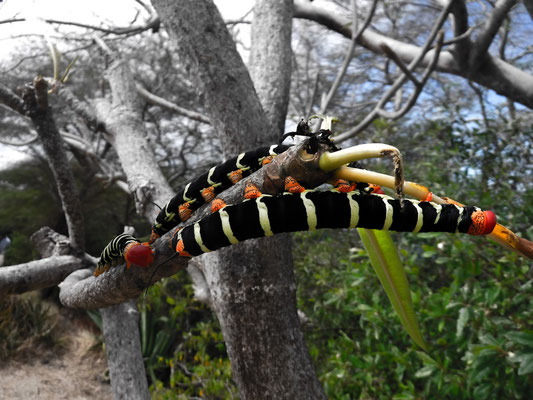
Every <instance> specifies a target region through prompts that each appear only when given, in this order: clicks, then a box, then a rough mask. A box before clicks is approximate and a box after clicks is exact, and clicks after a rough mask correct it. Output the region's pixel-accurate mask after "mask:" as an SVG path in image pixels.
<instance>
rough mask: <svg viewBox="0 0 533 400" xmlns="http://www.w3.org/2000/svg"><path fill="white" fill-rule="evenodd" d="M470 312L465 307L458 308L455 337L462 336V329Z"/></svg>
mask: <svg viewBox="0 0 533 400" xmlns="http://www.w3.org/2000/svg"><path fill="white" fill-rule="evenodd" d="M469 317H470V313H469V312H468V308H467V307H463V308H461V309H460V310H459V318H458V319H457V333H456V334H457V337H458V338H460V337H461V336H463V330H464V328H465V326H466V323H467V322H468V318H469Z"/></svg>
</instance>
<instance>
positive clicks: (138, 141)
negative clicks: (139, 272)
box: [96, 60, 174, 221]
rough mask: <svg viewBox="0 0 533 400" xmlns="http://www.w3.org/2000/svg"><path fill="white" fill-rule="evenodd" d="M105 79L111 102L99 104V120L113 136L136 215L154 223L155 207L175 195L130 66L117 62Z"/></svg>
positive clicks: (97, 108)
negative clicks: (150, 133)
mask: <svg viewBox="0 0 533 400" xmlns="http://www.w3.org/2000/svg"><path fill="white" fill-rule="evenodd" d="M106 76H107V79H108V81H109V84H110V86H111V93H112V102H111V103H109V102H108V101H106V100H100V101H98V103H97V106H96V110H97V115H98V119H99V120H100V121H102V122H103V123H105V126H106V129H107V131H108V132H109V133H110V135H111V142H112V144H113V147H114V148H115V151H116V152H117V155H118V157H119V160H120V164H121V165H122V169H123V170H124V172H125V174H126V177H127V180H128V184H129V187H130V191H131V193H133V195H134V197H135V205H136V207H137V212H138V213H139V214H140V215H143V216H145V217H146V218H147V219H148V220H150V221H152V220H154V219H155V216H156V215H157V213H158V212H159V208H157V206H156V205H155V204H161V205H162V204H164V203H165V202H166V201H167V200H169V199H170V198H171V197H172V196H173V195H174V192H173V191H172V189H171V188H170V186H169V185H168V183H167V181H166V179H165V177H164V175H163V173H162V172H161V170H160V169H159V166H158V165H157V164H156V163H155V162H154V160H155V154H154V153H153V150H152V147H151V146H150V143H149V141H148V139H147V134H146V130H145V127H144V124H143V121H142V119H141V115H142V113H141V111H142V103H141V101H140V98H139V96H138V94H137V90H136V88H135V82H134V80H133V75H132V73H131V71H130V69H129V67H128V65H127V63H126V62H125V61H124V60H116V61H114V62H113V63H112V64H111V66H110V67H109V68H108V70H107V71H106ZM154 203H155V204H154Z"/></svg>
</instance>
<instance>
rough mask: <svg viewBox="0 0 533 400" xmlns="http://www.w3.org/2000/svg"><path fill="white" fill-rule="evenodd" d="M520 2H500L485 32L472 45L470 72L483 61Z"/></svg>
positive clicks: (509, 0)
mask: <svg viewBox="0 0 533 400" xmlns="http://www.w3.org/2000/svg"><path fill="white" fill-rule="evenodd" d="M517 1H518V0H498V1H497V2H496V5H495V6H494V10H492V13H491V14H490V16H489V18H488V19H487V21H486V22H485V25H484V26H483V30H482V31H481V33H480V34H479V36H478V37H477V39H476V40H475V42H474V43H473V44H472V54H471V55H470V71H472V72H474V71H476V70H477V68H478V67H479V65H480V63H481V62H482V61H483V58H484V56H485V55H486V54H487V51H488V50H489V47H490V45H491V43H492V41H493V40H494V37H495V36H496V34H497V33H498V30H499V29H500V27H501V25H502V23H503V21H504V20H505V18H506V17H507V14H508V13H509V11H511V8H513V6H514V5H515V4H516V3H517Z"/></svg>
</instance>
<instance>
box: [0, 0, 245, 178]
mask: <svg viewBox="0 0 533 400" xmlns="http://www.w3.org/2000/svg"><path fill="white" fill-rule="evenodd" d="M214 1H215V4H216V5H217V6H218V8H219V10H220V12H221V13H222V16H223V17H224V19H226V20H228V19H230V20H231V19H237V18H240V17H242V16H243V15H244V14H246V13H247V12H248V11H249V10H250V9H251V8H252V7H253V4H254V1H253V0H214ZM146 3H148V4H149V1H148V0H146ZM138 10H142V7H141V6H140V5H139V4H138V3H136V2H135V1H134V0H91V1H72V0H3V1H2V2H1V3H0V22H1V21H4V20H7V19H12V18H13V17H17V18H27V19H29V21H25V22H17V23H9V24H1V23H0V59H7V58H8V57H9V54H10V52H11V51H12V50H13V49H15V48H16V47H17V44H18V43H20V39H19V38H14V39H13V38H12V37H13V36H17V35H24V34H28V33H40V34H43V33H53V30H52V28H51V27H50V26H49V25H48V24H46V23H43V22H41V21H40V20H39V18H42V19H55V20H64V21H72V22H82V23H86V24H94V25H99V24H101V23H102V22H104V23H108V24H109V25H114V26H127V25H129V24H130V22H131V21H132V20H133V18H134V17H135V14H136V13H137V11H138ZM142 11H143V14H141V15H143V16H146V15H147V13H146V12H145V11H144V10H142ZM140 22H142V19H141V20H140ZM240 30H241V32H242V33H243V35H244V37H246V35H248V36H249V27H248V26H245V25H243V26H242V27H241V28H240ZM35 40H41V39H38V38H36V39H35ZM43 46H45V43H44V42H43ZM4 83H7V82H4ZM7 84H8V83H7ZM0 129H1V126H0ZM25 157H26V156H25V155H24V154H23V153H21V152H18V151H16V150H14V149H13V148H10V147H7V146H5V145H2V144H0V169H3V168H5V167H6V165H10V164H11V163H13V162H15V161H17V160H21V159H24V158H25Z"/></svg>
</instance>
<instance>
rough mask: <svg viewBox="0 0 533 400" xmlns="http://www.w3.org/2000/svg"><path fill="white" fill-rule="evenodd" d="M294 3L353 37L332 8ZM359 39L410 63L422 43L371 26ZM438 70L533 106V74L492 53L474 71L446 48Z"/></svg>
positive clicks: (301, 14) (299, 14)
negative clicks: (403, 39) (389, 35)
mask: <svg viewBox="0 0 533 400" xmlns="http://www.w3.org/2000/svg"><path fill="white" fill-rule="evenodd" d="M456 1H457V0H456ZM294 6H295V7H294V17H295V18H305V19H309V20H312V21H315V22H317V23H320V24H322V25H324V26H325V27H327V28H329V29H331V30H333V31H335V32H338V33H340V34H341V35H343V36H345V37H347V38H351V32H350V29H348V28H347V26H348V23H349V22H348V21H347V20H346V19H344V18H340V17H338V16H334V15H331V14H330V13H329V12H327V11H325V10H322V9H320V8H318V7H315V6H313V5H311V3H307V2H304V1H302V0H295V2H294ZM464 40H467V39H464ZM461 42H462V41H461ZM359 43H360V44H361V45H362V46H363V47H365V48H367V49H369V50H371V51H373V52H374V53H378V54H381V53H382V49H381V47H380V46H381V44H382V43H386V44H387V45H388V46H389V47H390V48H391V49H394V51H395V52H396V54H398V56H399V57H400V59H402V60H403V61H404V62H406V63H410V62H411V61H412V60H413V59H414V58H415V57H417V56H418V55H419V54H420V52H421V49H420V47H418V46H415V45H411V44H408V43H405V42H401V41H399V40H395V39H392V38H389V37H387V36H384V35H382V34H379V33H377V32H375V31H373V30H371V29H367V30H366V31H365V32H364V33H363V35H362V36H361V39H360V40H359ZM431 60H432V52H428V53H427V54H426V55H425V57H424V59H423V60H422V62H421V64H420V66H424V67H427V65H428V64H429V63H430V62H431ZM435 70H436V71H439V72H446V73H450V74H454V75H458V76H462V77H464V78H467V79H471V80H473V81H474V82H477V83H479V84H481V85H483V86H485V87H487V88H489V89H492V90H494V91H495V92H496V93H498V94H501V95H502V96H505V97H508V98H509V99H511V100H513V101H515V102H518V103H521V104H523V105H525V106H527V107H529V108H532V109H533V76H532V75H530V74H528V73H526V72H524V71H522V70H520V69H518V68H516V67H514V66H513V65H511V64H509V63H507V62H505V61H503V60H500V59H499V58H496V57H492V56H491V55H489V54H487V56H486V58H485V63H484V64H483V65H482V66H481V67H480V68H479V69H478V71H477V72H476V74H473V75H471V74H470V72H469V69H468V68H464V67H463V66H462V65H461V63H460V58H459V57H458V56H457V55H455V54H454V53H452V52H450V51H443V52H441V54H440V56H439V61H438V63H437V66H436V68H435Z"/></svg>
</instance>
